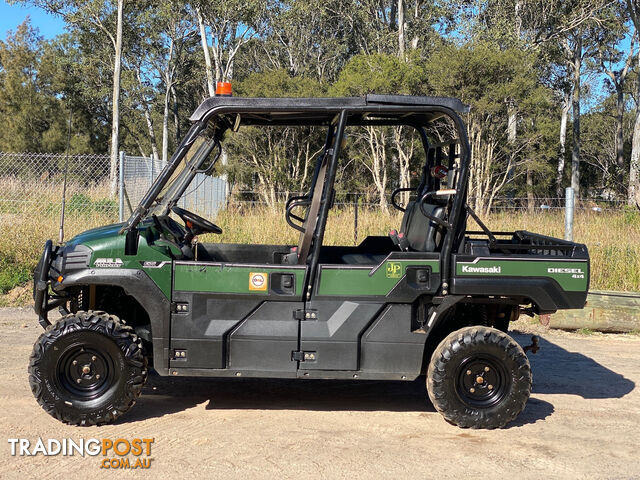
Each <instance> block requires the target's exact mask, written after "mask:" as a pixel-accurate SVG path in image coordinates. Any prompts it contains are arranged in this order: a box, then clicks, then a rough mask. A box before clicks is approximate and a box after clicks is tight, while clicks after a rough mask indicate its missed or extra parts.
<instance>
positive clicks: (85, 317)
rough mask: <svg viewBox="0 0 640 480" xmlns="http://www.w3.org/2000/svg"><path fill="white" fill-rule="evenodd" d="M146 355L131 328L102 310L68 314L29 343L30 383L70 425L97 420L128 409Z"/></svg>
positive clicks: (138, 388) (140, 380)
mask: <svg viewBox="0 0 640 480" xmlns="http://www.w3.org/2000/svg"><path fill="white" fill-rule="evenodd" d="M146 378H147V360H146V358H145V356H144V354H143V351H142V342H141V340H140V339H139V338H138V336H137V335H136V334H135V333H134V332H133V329H132V328H131V327H129V326H127V325H125V324H124V323H123V322H121V321H120V320H119V319H118V318H117V317H115V316H114V315H110V314H108V313H105V312H93V311H89V312H82V311H79V312H78V313H75V314H70V315H67V316H66V317H63V318H61V319H60V320H59V321H58V322H57V323H55V324H54V325H52V326H50V327H48V328H47V330H46V331H45V332H44V333H43V334H42V335H40V338H38V340H37V341H36V343H35V345H34V346H33V352H32V354H31V358H30V361H29V384H30V385H31V390H32V392H33V395H34V396H35V397H36V400H37V401H38V403H39V404H40V405H41V406H42V408H44V410H45V411H46V412H47V413H49V414H50V415H52V416H53V417H55V418H57V419H58V420H61V421H63V422H64V423H69V424H72V425H100V424H104V423H108V422H111V421H113V420H115V419H116V418H118V417H119V416H120V415H122V414H123V413H124V412H126V411H127V410H129V408H131V406H133V404H134V403H135V401H136V399H137V398H138V396H140V393H141V392H142V387H143V385H144V383H145V380H146Z"/></svg>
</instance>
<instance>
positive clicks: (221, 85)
mask: <svg viewBox="0 0 640 480" xmlns="http://www.w3.org/2000/svg"><path fill="white" fill-rule="evenodd" d="M216 95H217V96H221V97H230V96H231V95H232V94H231V83H230V82H218V84H217V85H216Z"/></svg>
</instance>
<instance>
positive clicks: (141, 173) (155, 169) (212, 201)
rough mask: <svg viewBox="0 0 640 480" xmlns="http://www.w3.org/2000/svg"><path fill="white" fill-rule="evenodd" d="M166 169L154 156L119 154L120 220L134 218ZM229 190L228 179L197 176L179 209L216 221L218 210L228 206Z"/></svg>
mask: <svg viewBox="0 0 640 480" xmlns="http://www.w3.org/2000/svg"><path fill="white" fill-rule="evenodd" d="M165 166H166V162H163V161H162V160H160V159H156V158H154V157H153V156H151V157H136V156H130V155H126V154H125V153H124V152H120V168H119V170H120V171H121V172H122V175H120V177H119V192H120V193H119V200H120V202H119V205H120V208H119V212H120V221H123V220H125V219H126V218H127V217H128V216H129V215H131V212H132V210H134V209H135V208H136V206H138V204H139V203H140V200H142V197H143V196H144V194H145V193H147V190H149V188H150V187H151V185H152V184H153V182H154V181H155V179H156V178H157V177H158V175H159V174H160V172H162V170H163V169H164V167H165ZM227 190H228V188H227V181H226V178H224V177H212V176H209V175H205V174H203V173H197V174H196V176H195V178H194V179H193V180H192V181H191V184H190V185H189V186H188V187H187V190H186V191H185V192H184V194H183V195H182V197H181V198H180V200H179V201H178V206H180V207H182V208H184V209H186V210H189V211H191V212H195V213H198V214H199V215H202V216H204V217H205V218H215V216H216V214H217V213H218V210H220V209H221V208H224V207H225V206H226V200H227Z"/></svg>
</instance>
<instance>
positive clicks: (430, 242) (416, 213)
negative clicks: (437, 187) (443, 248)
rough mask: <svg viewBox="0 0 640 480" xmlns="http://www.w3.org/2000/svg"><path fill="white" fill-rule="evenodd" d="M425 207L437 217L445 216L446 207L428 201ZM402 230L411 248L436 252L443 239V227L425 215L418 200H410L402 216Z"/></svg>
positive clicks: (418, 250)
mask: <svg viewBox="0 0 640 480" xmlns="http://www.w3.org/2000/svg"><path fill="white" fill-rule="evenodd" d="M424 209H425V210H426V211H427V213H429V214H430V215H432V216H434V217H436V218H442V217H443V216H444V207H443V206H442V205H435V204H429V203H426V204H425V205H424ZM400 232H402V233H404V235H405V237H406V238H407V241H408V243H409V249H410V250H414V251H417V252H434V251H436V249H437V248H438V247H439V246H440V243H441V241H442V233H443V232H442V227H440V226H439V225H438V224H436V223H435V222H433V221H431V220H429V219H428V218H427V217H425V216H424V214H423V213H422V210H420V207H419V205H418V203H417V202H409V204H408V205H407V209H406V210H405V212H404V216H403V217H402V224H401V226H400Z"/></svg>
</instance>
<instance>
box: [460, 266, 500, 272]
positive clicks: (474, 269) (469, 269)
mask: <svg viewBox="0 0 640 480" xmlns="http://www.w3.org/2000/svg"><path fill="white" fill-rule="evenodd" d="M501 272H502V267H496V266H492V267H471V266H469V265H463V266H462V273H501Z"/></svg>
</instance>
